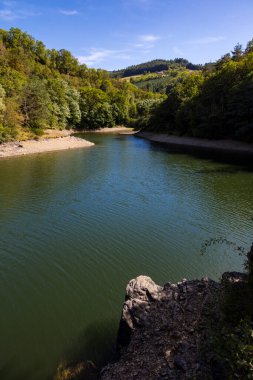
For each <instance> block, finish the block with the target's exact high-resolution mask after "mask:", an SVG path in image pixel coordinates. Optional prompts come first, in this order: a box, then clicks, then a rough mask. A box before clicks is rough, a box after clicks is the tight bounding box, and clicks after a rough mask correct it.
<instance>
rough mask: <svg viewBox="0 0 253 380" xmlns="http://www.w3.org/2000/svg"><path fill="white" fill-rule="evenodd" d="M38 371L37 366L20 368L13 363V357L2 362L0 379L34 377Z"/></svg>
mask: <svg viewBox="0 0 253 380" xmlns="http://www.w3.org/2000/svg"><path fill="white" fill-rule="evenodd" d="M38 371H39V367H38V366H37V367H30V368H27V369H22V370H21V369H20V368H18V367H17V366H16V365H15V360H14V359H13V360H9V362H7V363H5V364H3V365H2V366H1V367H0V379H1V380H29V379H35V378H36V376H37V374H38ZM45 380H46V379H45ZM48 380H49V379H48Z"/></svg>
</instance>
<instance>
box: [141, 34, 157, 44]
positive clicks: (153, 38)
mask: <svg viewBox="0 0 253 380" xmlns="http://www.w3.org/2000/svg"><path fill="white" fill-rule="evenodd" d="M160 39H161V37H159V36H155V35H154V34H142V35H140V36H139V37H138V40H139V41H142V42H155V41H158V40H160Z"/></svg>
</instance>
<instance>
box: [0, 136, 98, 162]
mask: <svg viewBox="0 0 253 380" xmlns="http://www.w3.org/2000/svg"><path fill="white" fill-rule="evenodd" d="M93 145H94V143H92V142H90V141H87V140H84V139H81V138H78V137H74V136H65V137H59V138H49V139H45V138H44V139H39V140H27V141H22V142H19V141H16V142H9V143H4V144H1V145H0V158H5V157H14V156H23V155H27V154H36V153H43V152H53V151H58V150H67V149H75V148H85V147H90V146H93Z"/></svg>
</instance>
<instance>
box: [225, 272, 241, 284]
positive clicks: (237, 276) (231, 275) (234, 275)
mask: <svg viewBox="0 0 253 380" xmlns="http://www.w3.org/2000/svg"><path fill="white" fill-rule="evenodd" d="M246 278H247V275H246V274H245V273H240V272H225V273H223V275H222V281H224V282H228V283H231V284H234V283H235V282H242V281H245V280H246Z"/></svg>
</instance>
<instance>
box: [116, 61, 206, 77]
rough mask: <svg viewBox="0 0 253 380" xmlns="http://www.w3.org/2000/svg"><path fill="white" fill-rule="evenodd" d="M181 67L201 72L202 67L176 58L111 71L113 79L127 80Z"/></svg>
mask: <svg viewBox="0 0 253 380" xmlns="http://www.w3.org/2000/svg"><path fill="white" fill-rule="evenodd" d="M180 67H185V68H186V69H188V70H200V69H201V68H202V66H201V65H195V64H193V63H191V62H189V61H187V59H184V58H176V59H170V60H165V59H155V60H153V61H149V62H145V63H141V64H139V65H133V66H129V67H127V68H126V69H122V70H115V71H111V73H110V74H111V77H112V78H126V77H130V76H133V75H141V74H147V73H156V72H159V71H166V70H169V69H177V68H180Z"/></svg>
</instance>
